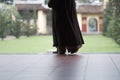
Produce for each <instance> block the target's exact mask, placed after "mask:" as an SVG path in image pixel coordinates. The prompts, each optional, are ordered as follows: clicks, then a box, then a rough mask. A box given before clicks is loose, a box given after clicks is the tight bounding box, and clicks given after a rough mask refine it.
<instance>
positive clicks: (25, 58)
mask: <svg viewBox="0 0 120 80" xmlns="http://www.w3.org/2000/svg"><path fill="white" fill-rule="evenodd" d="M0 80H120V54H79V55H73V56H68V55H66V56H60V55H54V54H52V53H50V54H33V55H0Z"/></svg>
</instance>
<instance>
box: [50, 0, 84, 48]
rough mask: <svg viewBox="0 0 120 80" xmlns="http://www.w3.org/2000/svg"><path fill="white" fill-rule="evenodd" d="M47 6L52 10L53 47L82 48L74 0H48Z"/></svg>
mask: <svg viewBox="0 0 120 80" xmlns="http://www.w3.org/2000/svg"><path fill="white" fill-rule="evenodd" d="M48 6H49V7H50V8H52V27H53V46H55V47H60V46H61V47H62V46H68V47H69V46H82V44H84V41H83V37H82V34H81V31H80V27H79V24H78V20H77V13H76V5H75V0H50V1H49V3H48Z"/></svg>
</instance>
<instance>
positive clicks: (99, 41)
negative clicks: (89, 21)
mask: <svg viewBox="0 0 120 80" xmlns="http://www.w3.org/2000/svg"><path fill="white" fill-rule="evenodd" d="M83 37H84V41H85V44H84V45H83V47H82V48H81V49H80V50H79V52H81V53H85V52H120V46H118V45H117V44H116V43H115V42H114V41H113V40H112V39H111V38H107V37H104V36H102V35H84V36H83ZM53 49H55V48H53V47H52V36H31V37H27V38H20V39H12V40H4V41H2V40H0V53H45V52H47V51H49V50H53Z"/></svg>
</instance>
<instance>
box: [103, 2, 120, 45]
mask: <svg viewBox="0 0 120 80" xmlns="http://www.w3.org/2000/svg"><path fill="white" fill-rule="evenodd" d="M110 4H111V5H110V6H109V10H106V15H104V18H105V20H104V22H103V32H104V31H105V32H106V34H107V35H109V37H111V38H112V39H113V40H114V41H115V42H116V43H117V44H118V45H120V14H119V13H120V5H119V4H120V2H119V0H110ZM107 9H108V7H107ZM105 32H104V33H105Z"/></svg>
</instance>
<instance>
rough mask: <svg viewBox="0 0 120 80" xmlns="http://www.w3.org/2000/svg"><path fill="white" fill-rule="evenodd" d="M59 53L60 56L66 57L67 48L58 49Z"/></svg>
mask: <svg viewBox="0 0 120 80" xmlns="http://www.w3.org/2000/svg"><path fill="white" fill-rule="evenodd" d="M57 52H58V54H60V55H65V52H66V48H65V47H58V48H57Z"/></svg>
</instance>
